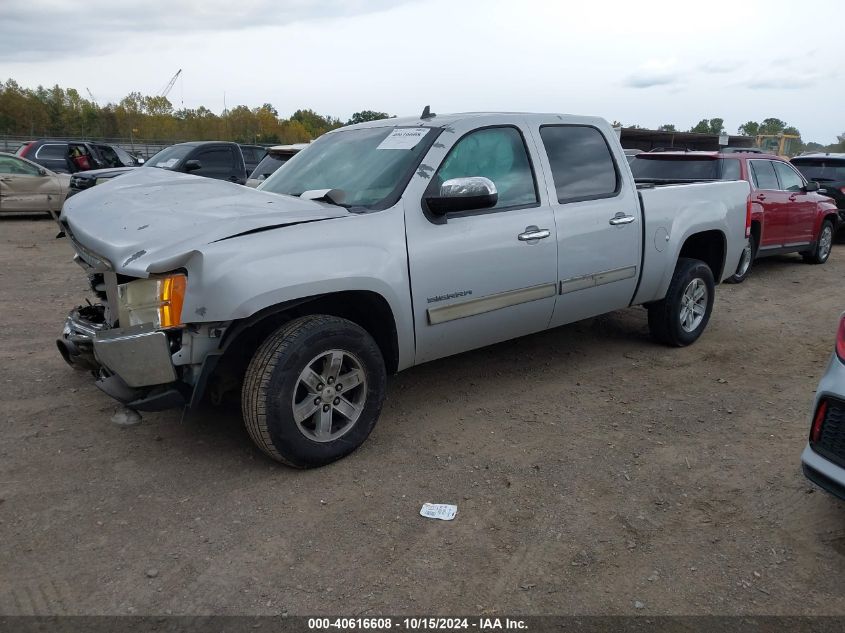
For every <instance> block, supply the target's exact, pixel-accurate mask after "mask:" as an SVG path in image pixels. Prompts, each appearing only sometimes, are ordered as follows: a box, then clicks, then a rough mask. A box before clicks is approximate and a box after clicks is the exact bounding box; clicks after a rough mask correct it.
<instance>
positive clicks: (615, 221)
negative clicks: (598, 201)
mask: <svg viewBox="0 0 845 633" xmlns="http://www.w3.org/2000/svg"><path fill="white" fill-rule="evenodd" d="M636 219H637V218H635V217H634V216H633V215H625V213H624V212H623V211H620V212H619V213H617V214H616V215H614V216H613V217H612V218H610V221H609V222H610V224H611V225H612V226H619V225H620V224H630V223H631V222H633V221H634V220H636Z"/></svg>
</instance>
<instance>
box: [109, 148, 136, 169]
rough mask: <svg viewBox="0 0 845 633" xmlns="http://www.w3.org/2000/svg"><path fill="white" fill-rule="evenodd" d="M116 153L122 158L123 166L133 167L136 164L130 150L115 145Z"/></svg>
mask: <svg viewBox="0 0 845 633" xmlns="http://www.w3.org/2000/svg"><path fill="white" fill-rule="evenodd" d="M112 149H113V150H114V153H115V154H117V158H118V159H119V160H120V163H121V165H122V166H123V167H132V165H134V164H135V160H134V159H133V158H132V157H131V156H130V155H129V152H127V151H126V150H124V149H122V148H120V147H113V148H112Z"/></svg>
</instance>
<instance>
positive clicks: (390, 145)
mask: <svg viewBox="0 0 845 633" xmlns="http://www.w3.org/2000/svg"><path fill="white" fill-rule="evenodd" d="M427 133H428V128H425V127H398V128H396V129H395V130H393V132H391V133H390V135H388V137H387V138H386V139H384V140H383V141H382V142H381V143H379V144H378V147H377V148H376V149H414V148H415V147H416V146H417V143H419V142H420V141H421V140H422V138H423V137H424V136H425V135H426V134H427Z"/></svg>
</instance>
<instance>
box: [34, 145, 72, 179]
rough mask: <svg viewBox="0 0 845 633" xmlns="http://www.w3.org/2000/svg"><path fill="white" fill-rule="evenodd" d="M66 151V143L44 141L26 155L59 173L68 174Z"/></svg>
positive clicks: (69, 166) (69, 167) (69, 165)
mask: <svg viewBox="0 0 845 633" xmlns="http://www.w3.org/2000/svg"><path fill="white" fill-rule="evenodd" d="M68 151H69V148H68V144H67V143H44V144H42V145H39V146H38V147H37V148H36V149H35V153H34V154H32V156H29V155H27V158H28V159H30V160H32V161H34V162H36V163H38V164H39V165H43V166H44V167H46V168H47V169H51V170H53V171H55V172H58V173H60V174H69V173H71V164H70V161H69V159H68ZM74 171H75V170H74Z"/></svg>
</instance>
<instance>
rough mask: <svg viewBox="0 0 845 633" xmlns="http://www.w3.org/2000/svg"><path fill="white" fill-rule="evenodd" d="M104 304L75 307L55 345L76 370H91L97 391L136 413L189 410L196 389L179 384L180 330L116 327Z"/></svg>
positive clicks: (185, 384) (150, 327)
mask: <svg viewBox="0 0 845 633" xmlns="http://www.w3.org/2000/svg"><path fill="white" fill-rule="evenodd" d="M105 311H106V308H105V306H103V305H102V304H94V305H87V306H81V307H78V308H75V309H74V310H72V311H71V313H70V314H69V315H68V317H67V319H66V320H65V325H64V327H63V328H62V335H61V337H59V338H58V339H57V340H56V345H57V346H58V348H59V353H60V354H61V355H62V358H64V359H65V361H66V362H67V363H68V364H69V365H70V366H71V367H73V368H74V369H79V370H82V371H90V372H91V373H92V374H93V375H94V377H95V378H96V382H95V384H96V386H97V387H98V388H99V389H100V390H101V391H103V392H104V393H106V394H107V395H109V396H111V397H112V398H114V399H115V400H118V401H119V402H121V403H123V404H124V405H126V406H127V407H129V408H131V409H137V410H140V411H159V410H162V409H171V408H174V407H180V406H183V405H185V404H186V403H187V402H188V401H189V400H190V398H191V395H192V391H193V389H192V386H191V385H190V384H187V383H184V382H182V381H180V376H179V372H177V368H176V366H174V364H173V360H172V356H173V354H174V353H176V352H178V351H179V350H180V349H181V347H182V346H181V340H182V333H181V331H178V330H174V331H161V330H155V329H153V328H152V326H133V327H130V328H112V327H110V326H109V324H108V323H107V322H106V321H105V317H104V315H105Z"/></svg>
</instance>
